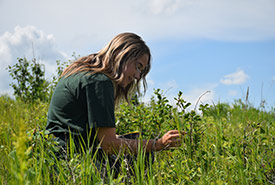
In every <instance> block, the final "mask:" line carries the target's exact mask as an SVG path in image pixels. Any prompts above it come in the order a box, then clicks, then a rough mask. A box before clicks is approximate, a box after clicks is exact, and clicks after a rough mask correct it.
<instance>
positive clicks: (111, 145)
mask: <svg viewBox="0 0 275 185" xmlns="http://www.w3.org/2000/svg"><path fill="white" fill-rule="evenodd" d="M179 136H180V134H179V132H178V131H177V130H171V131H168V132H167V133H166V134H164V135H163V136H162V138H160V139H158V140H157V141H156V143H155V146H153V143H154V140H153V139H150V140H143V141H142V146H143V149H144V150H146V152H150V151H152V150H155V151H159V150H162V149H163V148H165V147H167V148H170V147H178V146H180V145H181V140H180V139H179ZM97 138H98V140H99V141H100V142H101V147H102V149H103V150H104V151H105V152H106V153H108V154H113V153H117V152H118V151H119V150H120V149H129V150H130V151H131V152H133V153H134V154H137V153H138V146H139V142H140V141H139V140H136V139H125V138H118V137H117V135H116V129H115V128H110V127H100V128H98V130H97ZM153 147H154V148H153Z"/></svg>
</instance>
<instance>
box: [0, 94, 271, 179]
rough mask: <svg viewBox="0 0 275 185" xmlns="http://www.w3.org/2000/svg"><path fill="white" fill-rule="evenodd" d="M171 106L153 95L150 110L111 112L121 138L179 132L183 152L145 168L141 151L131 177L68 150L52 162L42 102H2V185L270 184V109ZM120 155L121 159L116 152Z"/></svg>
mask: <svg viewBox="0 0 275 185" xmlns="http://www.w3.org/2000/svg"><path fill="white" fill-rule="evenodd" d="M181 103H182V104H181V105H182V107H181V108H182V109H179V108H174V107H172V106H171V105H169V103H168V101H166V99H165V97H163V96H162V95H161V94H158V96H157V99H152V101H151V103H150V105H144V104H140V105H136V106H128V105H127V106H124V105H122V106H121V108H120V109H119V110H118V112H116V117H117V121H118V122H119V125H118V129H117V130H118V132H119V133H126V132H130V131H134V130H139V131H142V132H143V133H144V136H143V137H144V138H152V137H156V136H159V135H161V134H163V133H164V132H165V131H167V130H168V129H179V130H185V131H186V132H187V133H186V134H185V135H183V136H182V140H183V144H182V146H181V147H179V148H177V149H172V150H164V151H161V152H157V153H155V162H154V163H153V164H152V162H149V165H148V166H147V167H146V166H145V162H144V161H145V153H144V152H143V151H142V149H140V152H139V153H138V155H137V160H136V161H135V162H134V165H133V166H134V168H133V173H134V175H129V171H127V170H126V167H127V164H126V162H125V161H123V158H122V159H121V161H122V164H121V165H122V168H121V172H120V173H119V175H118V178H116V179H114V178H113V176H112V173H113V172H112V166H110V165H107V168H106V172H107V173H106V174H105V175H104V176H102V173H101V172H100V169H99V166H100V164H99V163H98V162H97V161H96V160H95V158H94V155H93V154H92V153H91V152H90V151H86V153H85V154H79V153H77V152H76V151H75V148H73V147H72V148H71V150H70V151H69V152H68V155H67V156H66V157H65V158H62V159H60V158H58V156H57V155H56V151H57V150H58V148H57V147H56V143H55V141H54V139H53V138H52V137H51V136H49V135H47V133H46V131H45V126H46V125H45V124H46V114H47V110H48V103H42V102H36V103H33V104H26V103H24V102H21V101H20V100H13V99H11V98H9V97H8V96H1V97H0V112H1V114H0V124H1V126H0V183H1V184H104V183H105V184H129V183H132V184H272V183H275V175H274V174H275V170H274V169H275V167H274V165H275V146H274V143H275V137H274V134H275V112H274V110H272V111H269V112H266V111H261V110H259V109H256V108H253V107H251V106H247V105H246V104H244V103H242V101H236V102H235V103H234V104H233V105H231V106H229V105H228V104H224V103H219V104H217V105H213V106H204V107H203V106H202V107H201V109H202V114H201V115H198V114H196V113H195V112H194V111H191V112H187V111H186V108H187V107H188V104H187V103H186V102H184V101H181ZM122 156H123V155H122Z"/></svg>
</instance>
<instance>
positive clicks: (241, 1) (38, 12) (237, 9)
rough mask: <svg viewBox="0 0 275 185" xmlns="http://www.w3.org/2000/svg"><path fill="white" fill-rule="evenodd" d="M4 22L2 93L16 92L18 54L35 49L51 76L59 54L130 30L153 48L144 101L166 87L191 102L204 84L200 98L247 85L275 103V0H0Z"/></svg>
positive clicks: (226, 98)
mask: <svg viewBox="0 0 275 185" xmlns="http://www.w3.org/2000/svg"><path fill="white" fill-rule="evenodd" d="M0 23H1V26H0V78H1V79H2V80H1V84H0V93H1V94H3V93H8V94H12V89H11V88H10V87H9V85H8V84H9V83H10V82H11V79H10V77H9V75H8V73H7V70H6V69H5V68H6V67H7V66H8V65H12V64H14V63H15V62H16V58H17V57H27V58H31V57H33V53H34V55H35V57H36V58H38V59H39V60H40V62H41V63H43V64H44V65H45V67H46V74H47V76H48V77H50V75H51V74H53V73H54V72H55V69H56V66H55V61H56V60H59V59H60V60H63V61H65V60H68V59H69V58H70V56H71V55H72V53H73V52H75V53H76V54H79V55H81V56H84V55H87V54H90V53H94V52H97V51H98V50H99V49H101V48H102V47H103V46H104V45H105V44H107V43H108V41H109V40H111V39H112V38H113V37H114V36H115V35H117V34H118V33H121V32H126V31H130V32H135V33H137V34H139V35H140V36H141V37H142V38H143V39H144V40H145V41H146V43H147V44H148V46H149V47H150V48H151V51H152V55H153V64H152V70H151V72H150V73H149V75H148V92H147V95H146V96H145V97H144V98H143V99H144V101H148V100H149V98H150V97H151V96H152V92H153V89H154V88H155V89H156V88H160V89H162V90H163V91H164V92H165V95H166V96H167V97H168V98H169V99H170V100H172V99H173V97H175V96H176V95H177V93H178V91H182V92H183V95H184V98H185V99H186V100H187V101H189V102H191V103H192V104H193V105H194V104H195V103H196V101H197V99H198V98H199V97H200V95H202V94H203V93H204V92H206V91H210V92H209V93H207V94H206V95H205V96H203V97H202V98H201V103H210V104H212V103H217V102H218V101H221V102H233V101H234V100H235V99H239V98H241V99H243V100H244V99H245V95H246V90H247V88H248V87H249V90H250V91H249V101H250V102H251V103H252V104H253V105H254V106H255V107H259V105H260V103H261V101H262V100H265V101H266V103H265V107H266V108H267V109H270V108H271V107H275V96H274V95H275V1H274V0H140V1H134V0H118V1H111V0H100V1H94V0H89V1H88V0H79V1H73V0H59V1H54V0H48V1H43V0H25V1H21V0H0ZM32 48H34V50H33V49H32ZM4 79H5V80H4Z"/></svg>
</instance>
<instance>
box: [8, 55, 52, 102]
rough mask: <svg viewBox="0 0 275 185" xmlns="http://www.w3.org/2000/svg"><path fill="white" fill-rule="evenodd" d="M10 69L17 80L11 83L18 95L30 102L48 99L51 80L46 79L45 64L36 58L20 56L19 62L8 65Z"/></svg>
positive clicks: (10, 72) (13, 77)
mask: <svg viewBox="0 0 275 185" xmlns="http://www.w3.org/2000/svg"><path fill="white" fill-rule="evenodd" d="M8 71H9V74H10V76H11V77H12V79H13V80H15V81H16V83H11V84H10V85H11V86H12V88H13V90H14V95H15V96H16V97H18V98H20V99H22V100H23V101H28V102H33V101H35V100H41V101H45V100H48V87H49V82H48V81H47V80H46V79H45V71H44V66H43V65H42V64H39V63H37V62H36V59H33V60H32V61H28V60H27V59H26V58H18V63H16V64H15V65H13V66H8Z"/></svg>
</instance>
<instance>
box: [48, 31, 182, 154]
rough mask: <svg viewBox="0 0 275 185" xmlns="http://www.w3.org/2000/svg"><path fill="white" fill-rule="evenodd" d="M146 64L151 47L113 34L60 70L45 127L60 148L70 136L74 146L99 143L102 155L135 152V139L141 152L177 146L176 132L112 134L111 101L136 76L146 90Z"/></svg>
mask: <svg viewBox="0 0 275 185" xmlns="http://www.w3.org/2000/svg"><path fill="white" fill-rule="evenodd" d="M150 67H151V54H150V50H149V48H148V47H147V45H146V44H145V42H144V41H143V40H142V39H141V38H140V37H139V36H138V35H136V34H134V33H122V34H119V35H117V36H116V37H115V38H113V39H112V40H111V41H110V42H109V44H107V46H106V47H105V48H103V49H102V50H100V51H99V52H98V53H95V54H91V55H88V56H86V57H82V58H80V59H78V60H76V61H75V62H74V63H72V64H71V65H70V66H68V67H67V68H66V69H65V70H64V72H63V73H62V75H61V79H60V81H59V82H58V84H57V86H56V89H55V92H54V94H53V96H52V100H51V104H50V107H49V111H48V122H47V127H46V129H47V130H49V131H50V133H52V134H54V135H55V137H56V138H57V139H58V141H59V143H60V145H62V146H64V147H65V148H66V146H67V142H68V141H69V139H70V137H71V138H73V140H74V142H75V144H76V148H78V149H83V148H84V149H85V148H86V149H88V148H90V147H91V146H94V147H93V148H94V149H95V148H96V147H95V146H97V145H98V144H99V143H100V146H101V148H102V149H103V151H104V152H105V153H106V154H114V153H117V152H118V151H119V150H121V149H126V150H125V151H130V152H132V153H134V154H136V153H137V152H138V146H139V142H142V143H141V144H142V146H143V148H144V150H146V152H151V151H159V150H162V149H164V148H170V147H177V146H179V145H180V139H179V132H178V131H177V130H171V131H168V132H167V133H166V134H164V135H163V136H162V137H161V138H160V139H157V140H154V139H151V140H144V141H139V140H137V139H126V138H121V137H117V135H116V128H115V116H114V108H115V105H118V104H119V102H120V101H121V100H123V99H125V100H126V101H128V97H129V96H130V94H131V93H132V92H134V91H136V90H137V91H138V92H139V89H138V87H139V84H140V82H141V80H142V81H143V86H144V89H146V80H145V77H146V75H147V74H148V72H149V70H150ZM128 149H129V150H128Z"/></svg>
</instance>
